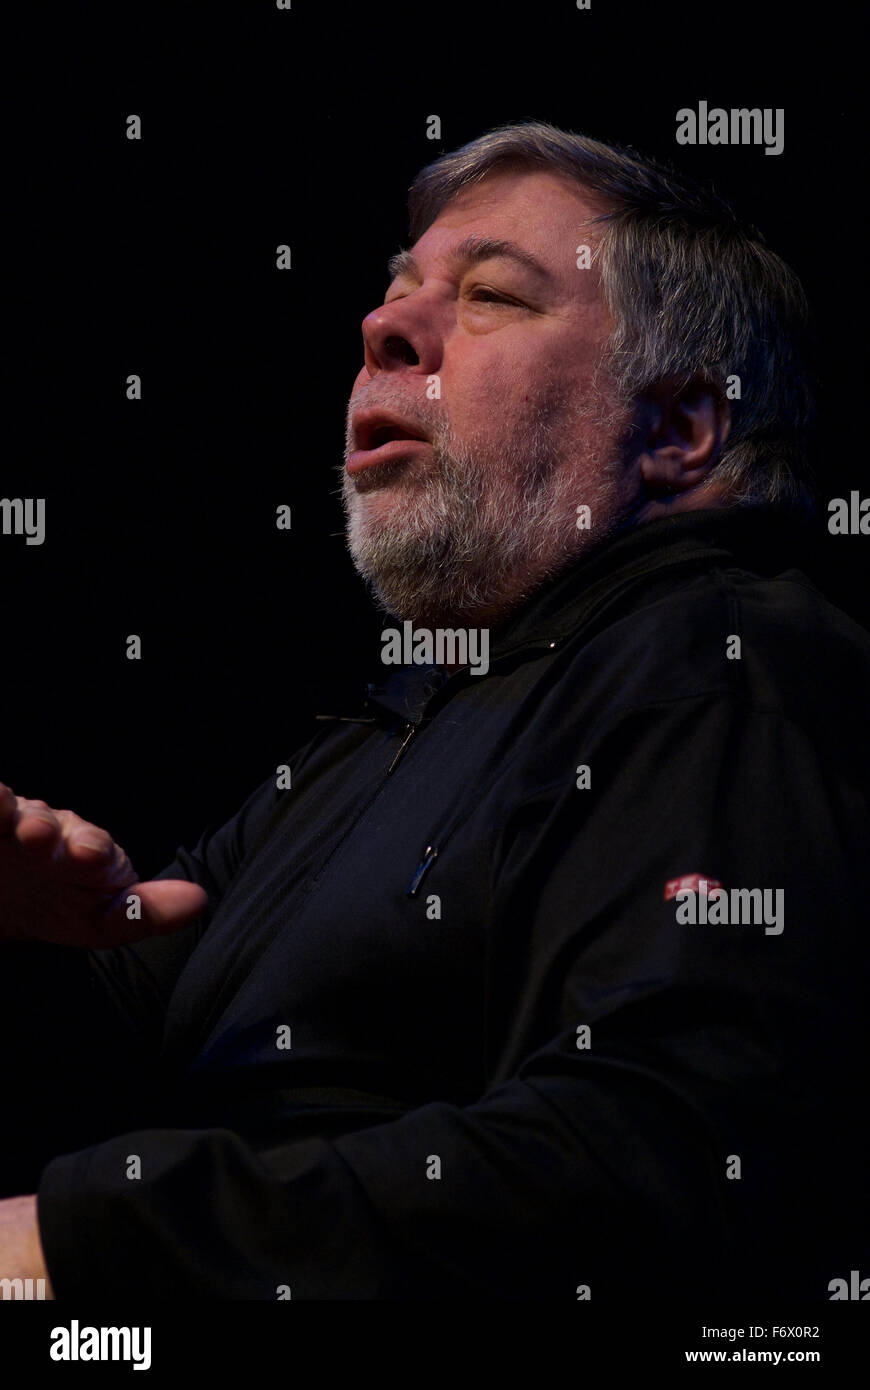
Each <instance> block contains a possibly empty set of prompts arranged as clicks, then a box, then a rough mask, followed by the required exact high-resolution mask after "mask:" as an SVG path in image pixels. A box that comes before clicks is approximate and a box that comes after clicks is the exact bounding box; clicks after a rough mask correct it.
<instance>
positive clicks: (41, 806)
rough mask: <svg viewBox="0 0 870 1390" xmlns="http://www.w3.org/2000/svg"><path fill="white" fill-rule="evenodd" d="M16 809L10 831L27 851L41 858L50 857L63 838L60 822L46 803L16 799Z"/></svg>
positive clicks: (23, 798)
mask: <svg viewBox="0 0 870 1390" xmlns="http://www.w3.org/2000/svg"><path fill="white" fill-rule="evenodd" d="M15 800H16V809H15V812H14V814H13V816H12V821H11V825H10V827H9V829H10V830H11V833H12V835H13V836H14V837H15V839H16V840H17V841H18V843H19V844H20V845H21V847H22V848H23V849H25V850H28V851H29V852H30V853H32V854H35V855H40V856H46V857H47V856H50V855H51V854H53V853H54V850H55V847H56V845H57V844H58V841H59V840H60V837H61V828H60V821H59V820H58V818H57V815H56V814H55V812H54V811H52V809H51V807H50V806H49V805H48V804H47V803H46V802H45V801H30V800H28V799H27V798H25V797H22V796H19V797H16V798H15Z"/></svg>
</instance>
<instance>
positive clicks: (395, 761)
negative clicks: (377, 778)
mask: <svg viewBox="0 0 870 1390" xmlns="http://www.w3.org/2000/svg"><path fill="white" fill-rule="evenodd" d="M416 732H417V725H416V724H409V725H408V732H407V733H406V734H405V737H404V738H403V740H402V743H401V745H400V747H399V750H398V752H397V753H396V756H395V757H394V758H393V761H392V762H391V763H390V766H389V767H388V768H387V776H388V777H389V775H390V773H391V772H392V770H393V768H394V767H396V765H397V764H398V761H399V759H400V758H401V756H402V754H403V753H404V751H405V749H406V748H407V747H408V744H409V743H410V742H411V739H412V738H413V737H414V734H415V733H416Z"/></svg>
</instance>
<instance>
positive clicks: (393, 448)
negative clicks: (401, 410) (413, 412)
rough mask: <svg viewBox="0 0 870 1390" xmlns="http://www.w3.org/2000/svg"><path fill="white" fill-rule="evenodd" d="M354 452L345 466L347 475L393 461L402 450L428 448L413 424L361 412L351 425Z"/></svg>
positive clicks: (377, 414)
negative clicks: (352, 426)
mask: <svg viewBox="0 0 870 1390" xmlns="http://www.w3.org/2000/svg"><path fill="white" fill-rule="evenodd" d="M354 435H355V438H356V443H357V446H358V447H357V449H356V450H355V452H354V453H352V454H351V455H350V456H349V458H348V460H347V464H346V470H347V472H348V473H358V472H360V471H361V470H362V469H364V468H373V467H376V466H377V465H384V464H387V463H395V462H397V461H398V460H399V459H400V458H402V456H403V455H404V453H405V452H406V451H408V450H409V449H410V450H412V451H413V450H414V449H415V448H422V447H426V448H428V447H429V441H428V440H427V439H426V436H425V435H424V434H423V432H422V431H421V430H418V429H417V427H416V426H415V425H409V424H406V423H405V422H404V421H402V420H391V419H388V418H385V417H384V416H383V415H380V414H379V413H375V412H372V413H371V415H367V414H366V412H361V413H360V415H359V416H358V417H357V419H356V420H355V422H354Z"/></svg>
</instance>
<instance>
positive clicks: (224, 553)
mask: <svg viewBox="0 0 870 1390" xmlns="http://www.w3.org/2000/svg"><path fill="white" fill-rule="evenodd" d="M854 23H857V21H856V20H848V19H847V11H846V9H845V7H842V6H837V5H831V4H826V5H825V6H823V7H814V8H813V9H812V10H807V11H806V12H805V13H804V14H803V15H801V14H800V13H798V11H797V10H796V9H795V8H794V7H792V6H789V5H767V6H763V5H758V4H755V5H743V4H739V3H738V4H733V3H732V4H728V5H725V4H721V5H705V6H703V7H699V6H697V4H693V3H677V2H676V0H661V3H658V4H655V3H649V4H648V5H645V6H639V5H632V6H627V5H624V4H619V3H615V0H593V6H592V9H591V10H590V11H578V10H577V8H576V5H575V3H574V0H540V2H539V3H534V4H521V5H516V6H513V7H511V8H508V7H506V6H504V5H502V4H498V3H483V0H468V2H467V3H437V4H431V5H425V6H424V5H419V6H415V7H413V8H408V7H406V6H405V5H404V4H400V3H366V4H344V5H334V4H327V3H323V0H307V3H306V0H293V5H292V9H291V10H289V11H279V10H277V8H276V7H275V5H274V3H273V0H261V2H260V3H245V4H241V3H240V4H221V5H209V4H204V3H200V4H195V5H184V4H172V5H169V4H133V3H126V4H121V3H116V4H115V5H113V6H111V7H109V6H105V7H103V6H99V5H90V6H75V7H73V6H66V5H64V6H60V5H56V6H55V5H36V4H34V5H32V6H30V7H28V8H27V9H26V10H23V11H22V14H21V15H20V16H19V19H18V21H17V33H16V35H15V37H14V39H13V42H12V44H11V45H10V48H9V53H10V55H11V59H12V64H11V66H12V68H13V74H12V75H13V91H12V95H11V101H10V112H11V121H10V134H11V140H10V145H11V158H10V159H9V161H8V162H7V167H6V175H5V179H4V182H5V183H6V193H7V195H8V200H7V213H6V218H5V222H6V227H7V231H11V244H10V247H9V249H8V250H7V256H6V288H7V295H9V296H11V297H12V298H13V300H14V301H15V312H14V314H13V318H12V322H11V326H10V330H9V346H10V351H9V353H8V357H7V368H6V384H7V391H8V396H7V412H6V418H7V431H6V435H7V448H6V449H5V451H4V454H5V461H4V465H3V481H2V489H0V495H3V496H6V497H44V498H45V499H46V540H45V543H44V544H43V545H42V546H26V545H25V543H24V538H23V537H16V536H0V583H2V602H3V639H4V640H3V651H4V667H3V681H2V725H0V728H2V747H0V778H2V780H5V781H7V782H8V783H9V784H10V785H11V786H12V787H13V788H14V790H15V791H16V792H18V793H19V795H24V796H31V797H40V798H43V799H45V800H46V801H48V802H49V803H50V804H52V805H54V806H60V807H65V806H71V807H72V808H73V809H75V810H76V811H78V812H79V814H80V815H82V816H85V817H86V818H88V819H91V820H94V821H96V822H97V823H98V824H101V825H104V826H106V827H107V828H108V829H110V830H111V831H112V833H113V834H114V836H115V838H116V839H118V840H119V841H120V843H122V844H123V845H124V846H125V848H126V849H127V850H128V852H129V853H130V855H131V857H132V858H133V860H134V863H135V864H136V867H137V869H138V870H139V873H140V875H141V876H143V877H148V876H150V875H151V874H152V873H154V872H156V871H157V870H159V869H160V868H161V867H162V866H163V865H164V864H166V863H167V862H168V861H169V860H170V859H171V858H172V856H173V854H174V852H175V848H176V846H177V845H178V844H187V845H190V844H192V843H194V842H195V840H196V839H197V838H198V836H199V834H200V832H201V831H202V829H203V828H204V827H205V826H206V825H209V824H212V823H219V822H222V821H223V820H225V819H226V818H227V817H229V816H230V815H231V814H232V813H233V812H234V811H235V810H236V809H237V807H238V806H239V805H240V803H241V801H242V800H243V798H244V797H245V796H246V795H247V794H248V793H249V792H250V791H251V790H252V789H253V788H254V787H255V786H256V785H258V784H259V783H260V782H262V781H264V780H265V779H266V778H267V777H268V776H270V775H271V774H272V773H273V772H274V769H275V767H276V766H277V765H278V763H279V762H283V761H285V760H286V758H287V757H288V756H289V754H290V753H291V752H292V750H293V749H294V748H296V747H297V746H299V745H300V744H301V743H302V742H304V741H305V740H306V739H307V738H308V737H309V735H310V733H311V732H312V730H313V725H312V716H313V715H314V714H315V713H325V712H337V711H338V710H339V709H347V707H348V705H349V704H354V703H357V699H356V698H355V697H357V696H358V695H361V693H362V689H363V685H364V682H365V680H366V679H368V678H371V677H373V676H374V675H376V674H377V671H375V670H373V658H374V662H375V663H376V662H377V652H378V650H379V645H378V643H377V633H378V631H379V630H380V626H381V621H380V619H379V618H378V616H377V614H376V612H375V610H374V608H373V607H372V605H371V603H370V602H369V600H368V598H367V596H366V593H365V590H364V588H363V586H362V585H361V583H360V581H359V580H358V579H357V578H356V576H355V574H354V571H353V568H352V566H351V564H350V561H349V560H348V558H347V555H346V552H345V548H344V539H343V519H342V514H341V508H340V504H339V500H338V475H337V473H336V471H335V469H336V466H337V465H339V464H340V463H341V459H342V447H343V439H344V414H345V408H346V403H347V399H348V395H349V392H350V389H351V385H352V382H353V380H354V377H355V375H356V373H357V371H358V370H359V367H360V365H361V361H362V339H361V334H360V322H361V320H362V318H363V317H364V315H365V314H366V313H368V312H369V311H370V310H371V309H372V308H373V307H374V306H375V305H376V304H377V303H379V302H380V300H381V297H382V295H383V292H384V290H385V288H386V284H387V277H386V272H385V269H384V264H385V261H386V258H387V256H388V255H390V254H391V253H392V252H394V251H395V250H397V249H398V247H399V246H400V245H403V244H407V221H406V210H405V197H406V191H407V187H408V185H409V183H410V182H411V179H412V178H413V176H414V174H415V173H416V172H417V170H418V169H419V168H420V167H422V166H423V165H424V164H426V163H428V162H429V161H431V160H432V159H434V158H435V157H437V155H438V154H440V153H441V152H442V150H444V149H454V148H456V147H458V146H459V145H461V144H463V143H465V142H466V141H468V140H470V139H473V138H474V137H476V136H478V135H480V134H482V133H483V132H484V131H486V130H488V129H490V128H492V127H493V126H495V125H499V124H502V123H504V122H506V121H512V120H532V119H543V120H550V121H552V122H554V123H555V124H557V125H560V126H562V127H563V128H566V129H572V130H577V131H580V132H582V133H584V134H587V135H591V136H593V137H596V138H598V139H603V140H606V141H611V142H616V143H621V144H630V145H633V146H634V147H635V148H636V149H638V150H639V151H640V152H641V153H642V154H648V155H652V156H655V157H658V158H662V159H665V160H669V161H671V162H672V163H673V164H674V165H675V166H676V167H677V168H680V169H685V170H687V171H688V172H690V173H692V174H694V175H696V176H700V177H702V178H705V179H708V180H712V181H713V183H714V185H715V187H716V188H717V190H718V191H719V192H720V193H722V194H723V195H724V196H725V197H726V198H728V199H729V201H731V202H732V204H733V205H734V207H735V209H736V210H737V211H738V212H739V213H740V214H742V215H743V216H744V217H746V218H747V219H748V220H749V221H751V222H753V223H755V224H756V225H757V226H759V227H760V228H761V229H762V231H763V232H764V234H765V236H766V238H767V240H768V242H769V243H770V245H771V246H773V248H774V249H775V250H777V251H778V252H779V253H780V254H781V255H782V256H783V257H784V258H785V259H786V260H787V261H788V262H789V263H790V264H791V265H792V266H793V267H794V268H795V270H796V271H797V272H798V274H799V276H800V277H801V279H802V280H803V283H804V285H805V287H806V289H807V292H808V295H809V298H810V301H811V304H812V306H813V309H814V312H815V315H816V319H817V323H818V329H819V333H820V339H821V344H822V361H821V367H822V378H823V386H824V392H823V397H822V402H821V405H822V411H823V434H822V438H823V443H824V449H823V454H822V457H821V458H820V460H819V462H820V465H821V493H822V498H823V503H824V500H825V499H827V498H830V497H834V496H848V493H849V491H850V490H851V489H852V488H858V489H861V490H862V491H863V494H864V495H866V494H867V491H868V487H870V478H868V467H867V464H866V461H865V456H864V444H863V435H864V418H865V417H866V406H865V400H866V395H867V390H866V385H865V382H864V374H865V354H864V352H863V350H862V345H861V330H862V326H863V322H864V321H865V318H866V315H865V314H864V313H863V312H862V307H861V302H860V295H861V293H862V291H863V281H864V278H865V269H864V260H865V242H866V231H865V222H864V219H863V215H862V214H861V213H860V211H859V210H860V207H861V205H862V204H863V202H864V189H863V183H864V175H863V169H864V162H865V161H864V140H865V131H864V121H863V114H862V103H863V87H862V86H861V85H860V84H859V85H856V84H855V82H854V81H853V80H851V79H849V78H847V75H846V73H847V60H848V58H849V55H850V54H851V53H852V52H853V51H855V49H856V46H857V35H856V31H855V30H854V29H852V30H850V29H849V27H848V25H850V24H854ZM699 100H706V101H707V102H708V103H709V104H710V105H711V106H713V105H721V106H725V107H731V106H761V107H773V108H775V107H783V108H784V110H785V149H784V152H783V154H781V155H779V156H768V155H765V153H764V150H763V148H762V147H755V146H749V147H729V146H716V147H711V146H707V147H703V146H699V147H695V148H691V147H679V146H677V145H676V143H675V139H674V133H675V129H676V121H675V114H676V111H677V110H678V109H679V108H680V107H682V106H692V107H695V108H696V107H697V103H698V101H699ZM133 113H135V114H137V115H139V116H140V117H141V119H142V123H143V138H142V140H141V141H130V140H128V139H127V138H126V118H127V116H128V115H130V114H133ZM432 114H437V115H439V116H440V118H441V122H442V140H441V141H440V142H435V141H429V140H427V138H426V121H427V117H428V116H429V115H432ZM282 243H287V244H289V245H290V246H291V247H292V256H293V269H292V270H291V271H278V270H277V269H276V266H275V256H276V248H277V246H278V245H279V244H282ZM19 296H20V300H19ZM130 373H137V374H139V375H141V377H142V391H143V398H142V400H141V401H138V402H130V401H128V400H127V399H126V394H125V393H126V378H127V376H128V375H129V374H130ZM281 503H285V504H287V505H289V506H290V507H291V508H292V515H293V524H292V530H291V531H289V532H282V531H278V530H277V529H276V528H275V509H276V507H277V506H278V505H279V504H281ZM868 550H870V538H866V537H860V536H856V537H827V538H826V539H825V540H824V543H823V545H822V552H821V559H820V570H819V573H818V575H817V578H818V579H819V580H822V581H823V582H824V585H825V587H826V589H827V591H828V592H829V594H830V596H831V597H832V598H834V600H835V601H836V602H838V603H840V605H841V606H843V607H845V608H847V610H848V611H850V612H852V613H853V615H854V616H856V617H857V618H858V619H859V620H861V621H863V622H864V623H865V624H870V600H868V594H867V589H868V585H867V577H868V562H867V556H868ZM130 633H137V634H139V635H140V636H141V638H142V642H143V659H142V660H141V661H128V660H127V658H126V655H125V651H126V638H127V635H128V634H130ZM807 661H808V664H811V663H812V661H813V653H812V652H808V653H807Z"/></svg>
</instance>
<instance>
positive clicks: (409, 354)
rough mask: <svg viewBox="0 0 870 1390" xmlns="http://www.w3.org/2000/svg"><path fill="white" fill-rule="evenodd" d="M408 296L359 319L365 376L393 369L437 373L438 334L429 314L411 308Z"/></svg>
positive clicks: (439, 351)
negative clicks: (363, 350)
mask: <svg viewBox="0 0 870 1390" xmlns="http://www.w3.org/2000/svg"><path fill="white" fill-rule="evenodd" d="M418 293H419V292H418ZM412 297H413V296H411V295H405V296H404V297H403V298H402V299H401V300H392V301H391V302H390V303H389V304H382V305H381V307H380V308H379V309H373V310H372V312H371V313H370V314H367V315H366V317H365V318H364V319H363V322H362V335H363V344H364V347H365V364H366V370H367V371H368V374H369V376H376V375H377V374H378V372H388V371H395V370H396V368H397V367H413V368H416V369H417V371H418V372H420V373H421V374H422V375H424V376H428V375H430V374H431V373H433V372H437V370H438V368H439V366H440V361H441V346H440V341H439V338H438V333H437V330H436V328H435V326H434V324H433V321H432V315H431V314H426V313H424V312H423V311H422V306H420V305H412V304H411V303H410V300H411V298H412Z"/></svg>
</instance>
